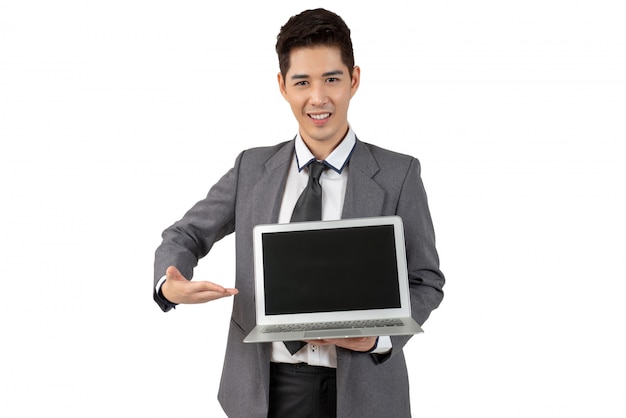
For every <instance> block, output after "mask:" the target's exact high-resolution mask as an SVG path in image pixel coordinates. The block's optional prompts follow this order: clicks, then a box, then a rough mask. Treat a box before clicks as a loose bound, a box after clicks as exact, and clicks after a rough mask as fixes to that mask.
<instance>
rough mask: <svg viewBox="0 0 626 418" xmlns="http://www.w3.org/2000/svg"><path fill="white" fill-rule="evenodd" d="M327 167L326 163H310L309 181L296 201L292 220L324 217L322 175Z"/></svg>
mask: <svg viewBox="0 0 626 418" xmlns="http://www.w3.org/2000/svg"><path fill="white" fill-rule="evenodd" d="M325 169H326V166H325V165H324V163H320V162H317V161H313V162H312V163H310V164H309V182H308V184H307V185H306V188H305V189H304V190H303V191H302V194H301V195H300V197H299V198H298V201H297V202H296V206H295V207H294V208H293V213H292V214H291V222H299V221H319V220H321V219H322V186H321V184H320V177H321V176H322V173H323V172H324V170H325Z"/></svg>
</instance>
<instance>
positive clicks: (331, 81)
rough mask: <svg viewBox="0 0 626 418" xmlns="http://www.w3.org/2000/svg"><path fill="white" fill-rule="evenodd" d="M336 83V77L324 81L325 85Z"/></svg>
mask: <svg viewBox="0 0 626 418" xmlns="http://www.w3.org/2000/svg"><path fill="white" fill-rule="evenodd" d="M338 81H339V79H338V78H337V77H328V78H327V79H326V82H327V83H336V82H338Z"/></svg>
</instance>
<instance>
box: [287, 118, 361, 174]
mask: <svg viewBox="0 0 626 418" xmlns="http://www.w3.org/2000/svg"><path fill="white" fill-rule="evenodd" d="M355 145H356V135H355V133H354V131H353V130H352V128H348V133H347V134H346V136H345V137H344V138H343V140H342V141H341V142H340V143H339V145H337V148H335V149H334V150H333V152H331V153H330V155H329V156H328V157H327V158H326V159H325V160H324V161H323V162H324V164H326V165H327V166H328V167H330V168H332V169H333V170H334V171H336V172H337V173H339V174H341V172H342V171H343V169H344V167H345V166H346V164H348V160H350V156H351V155H352V150H354V146H355ZM311 161H315V157H314V156H313V154H312V153H311V151H310V150H309V148H308V147H307V146H306V144H305V143H304V141H303V140H302V137H301V136H300V133H298V135H296V162H297V163H298V171H302V170H303V169H304V167H306V166H307V165H308V164H309V163H310V162H311Z"/></svg>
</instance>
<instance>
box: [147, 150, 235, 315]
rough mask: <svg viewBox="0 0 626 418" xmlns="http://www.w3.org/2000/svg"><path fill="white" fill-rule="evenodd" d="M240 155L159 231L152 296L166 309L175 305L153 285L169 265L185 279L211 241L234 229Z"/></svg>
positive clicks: (204, 253)
mask: <svg viewBox="0 0 626 418" xmlns="http://www.w3.org/2000/svg"><path fill="white" fill-rule="evenodd" d="M242 155H243V153H242V154H240V155H239V156H238V157H237V159H236V161H235V166H234V167H233V168H231V169H230V170H229V171H228V172H227V173H226V174H225V175H224V176H223V177H222V178H221V179H220V180H219V181H218V182H217V183H216V184H215V185H214V186H213V187H211V189H210V190H209V193H208V194H207V196H206V197H205V198H204V199H202V200H201V201H199V202H197V203H196V204H195V205H194V206H193V207H192V208H191V209H189V211H188V212H187V213H186V214H185V215H184V216H183V217H182V218H181V219H180V220H179V221H177V222H175V223H174V224H173V225H171V226H170V227H168V228H167V229H166V230H165V231H163V234H162V238H163V240H162V242H161V244H160V245H159V247H158V248H157V249H156V252H155V259H154V282H153V299H154V301H155V302H156V303H157V304H158V305H159V307H160V308H161V309H162V310H163V311H164V312H167V311H169V310H170V309H172V307H173V306H174V305H173V304H172V303H170V302H168V301H167V300H166V299H165V298H163V296H162V295H161V294H160V292H157V291H156V284H157V283H158V281H159V280H160V279H161V278H162V277H163V276H164V275H165V270H167V268H168V267H169V266H175V267H176V268H178V270H180V272H181V273H182V274H183V276H185V277H186V278H187V279H189V280H191V279H192V277H193V269H194V268H195V267H196V266H197V264H198V260H199V259H201V258H202V257H204V256H205V255H206V254H208V252H209V251H210V250H211V248H212V247H213V244H214V243H215V242H217V241H219V240H220V239H222V238H223V237H225V236H226V235H228V234H230V233H232V232H234V230H235V203H236V193H235V191H236V190H237V173H238V171H239V165H240V162H241V158H242Z"/></svg>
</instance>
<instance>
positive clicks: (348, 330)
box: [244, 216, 422, 343]
mask: <svg viewBox="0 0 626 418" xmlns="http://www.w3.org/2000/svg"><path fill="white" fill-rule="evenodd" d="M253 239H254V244H253V245H254V273H255V296H256V319H257V325H256V327H255V328H253V330H252V331H251V332H250V333H249V334H248V335H247V336H246V337H245V339H244V342H245V343H259V342H272V341H295V340H316V339H325V338H346V337H366V336H379V335H389V336H391V335H411V334H417V333H420V332H422V329H421V328H420V326H419V325H418V324H417V322H415V320H413V318H411V304H410V297H409V283H408V273H407V265H406V250H405V243H404V227H403V225H402V219H401V218H400V217H398V216H382V217H370V218H357V219H342V220H337V221H311V222H294V223H285V224H264V225H258V226H256V227H255V228H254V232H253Z"/></svg>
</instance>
